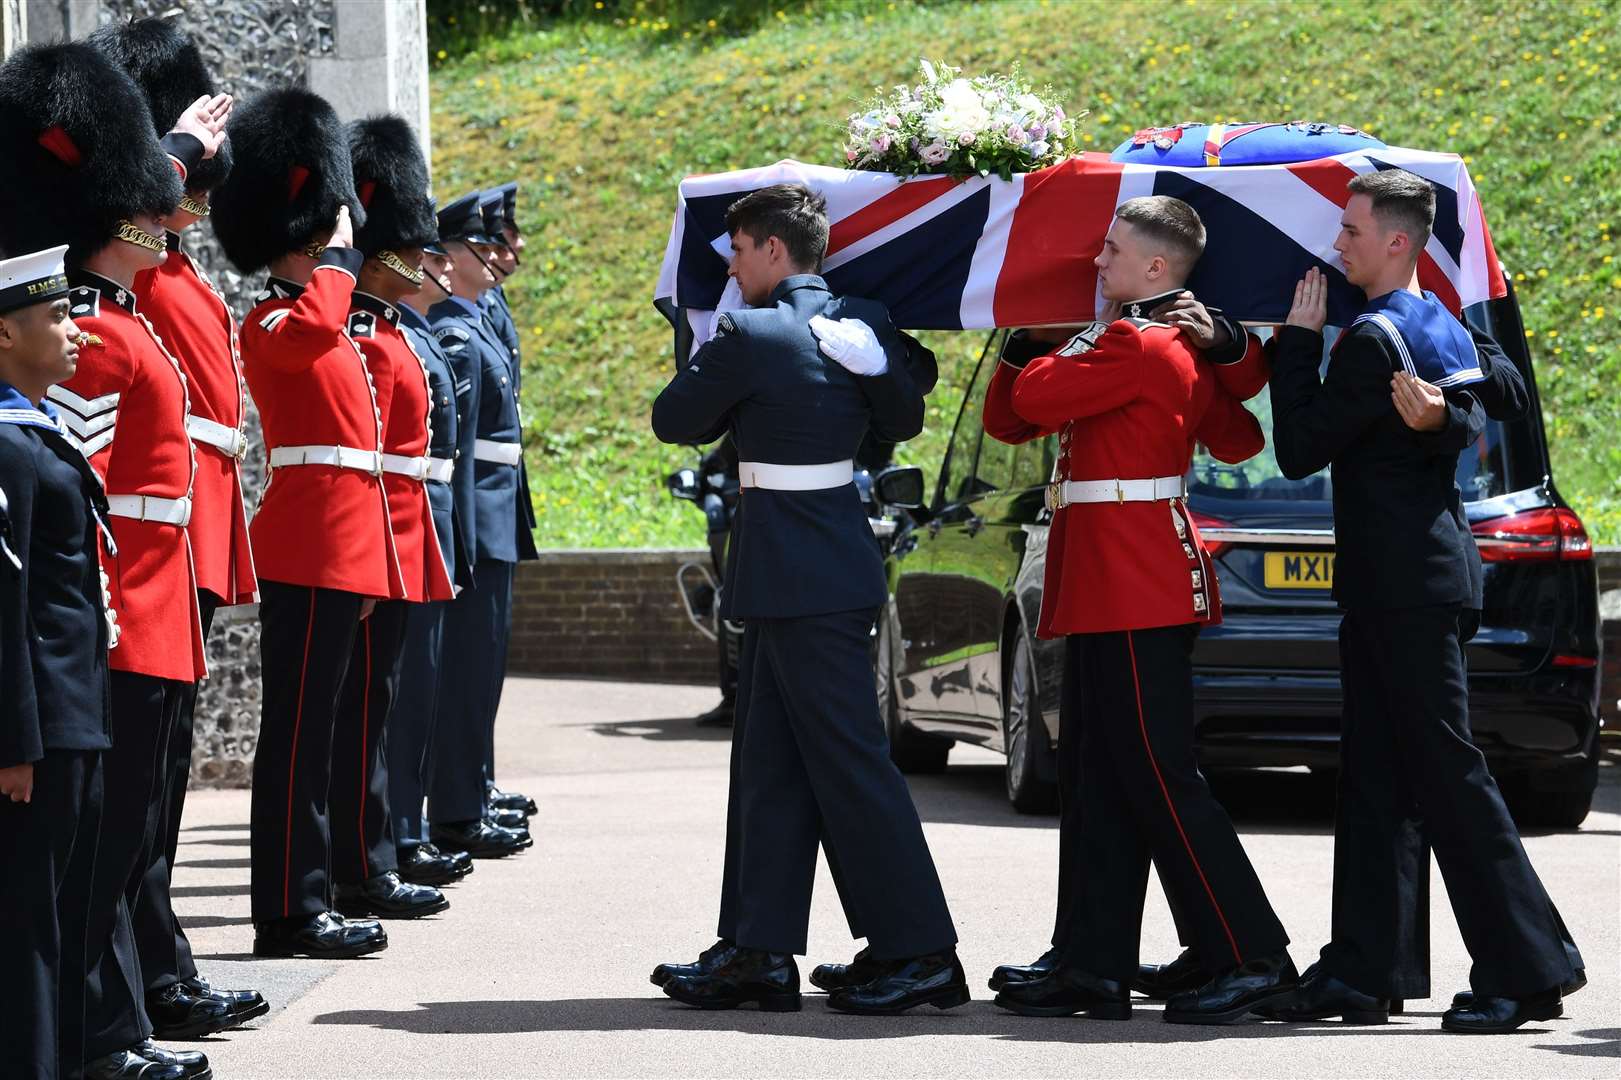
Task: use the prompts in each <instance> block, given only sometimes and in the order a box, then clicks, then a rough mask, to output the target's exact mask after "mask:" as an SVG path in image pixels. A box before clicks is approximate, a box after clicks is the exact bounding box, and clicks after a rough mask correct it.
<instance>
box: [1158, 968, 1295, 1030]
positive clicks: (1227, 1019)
mask: <svg viewBox="0 0 1621 1080" xmlns="http://www.w3.org/2000/svg"><path fill="white" fill-rule="evenodd" d="M1299 983H1300V976H1299V974H1297V973H1296V971H1295V962H1294V961H1293V960H1291V959H1289V954H1288V953H1287V952H1278V953H1273V954H1272V955H1271V956H1261V957H1257V958H1256V959H1254V960H1247V961H1245V962H1244V963H1243V964H1241V965H1239V966H1238V967H1235V968H1233V969H1232V970H1231V971H1226V972H1223V973H1222V974H1220V975H1217V976H1216V977H1215V978H1214V979H1211V980H1210V981H1209V982H1207V983H1205V984H1204V985H1203V986H1201V987H1200V988H1199V989H1197V990H1189V991H1187V992H1186V993H1182V994H1178V995H1176V996H1175V997H1173V998H1172V999H1171V1000H1169V1001H1167V1002H1166V1003H1165V1019H1166V1020H1167V1021H1168V1022H1169V1023H1172V1024H1231V1023H1235V1022H1237V1021H1239V1020H1241V1019H1243V1018H1244V1017H1245V1016H1246V1015H1248V1014H1249V1013H1252V1012H1254V1011H1255V1010H1256V1009H1263V1008H1266V1007H1267V1006H1269V1005H1277V1004H1278V1003H1280V1002H1282V1001H1284V1000H1286V999H1287V998H1288V997H1289V996H1290V995H1291V994H1293V993H1294V992H1295V988H1296V987H1297V986H1298V985H1299Z"/></svg>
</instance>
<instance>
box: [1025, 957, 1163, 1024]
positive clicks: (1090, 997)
mask: <svg viewBox="0 0 1621 1080" xmlns="http://www.w3.org/2000/svg"><path fill="white" fill-rule="evenodd" d="M996 1004H997V1006H998V1007H1000V1008H1003V1009H1006V1010H1007V1011H1008V1012H1015V1013H1018V1014H1019V1015H1020V1016H1074V1015H1075V1014H1076V1013H1085V1014H1086V1015H1087V1016H1089V1017H1091V1018H1092V1019H1093V1020H1130V1019H1131V991H1130V990H1129V989H1128V988H1127V987H1126V985H1125V984H1124V983H1122V982H1120V981H1118V980H1116V979H1104V978H1100V977H1099V976H1097V975H1093V974H1092V973H1091V972H1089V971H1082V970H1081V969H1080V968H1077V967H1068V966H1060V967H1055V968H1053V969H1052V971H1050V972H1048V973H1047V974H1046V975H1043V976H1041V977H1040V978H1036V979H1027V980H1025V981H1023V982H1011V983H1007V984H1006V985H1004V986H1003V987H1002V989H1001V990H1000V991H998V992H997V995H996Z"/></svg>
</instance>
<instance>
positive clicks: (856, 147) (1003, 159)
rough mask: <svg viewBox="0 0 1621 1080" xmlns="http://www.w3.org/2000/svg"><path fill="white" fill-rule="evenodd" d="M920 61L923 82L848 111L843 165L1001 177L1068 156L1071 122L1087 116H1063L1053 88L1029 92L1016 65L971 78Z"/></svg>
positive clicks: (899, 172) (958, 70)
mask: <svg viewBox="0 0 1621 1080" xmlns="http://www.w3.org/2000/svg"><path fill="white" fill-rule="evenodd" d="M918 63H919V66H920V67H921V69H922V74H923V81H922V82H920V83H919V84H918V85H916V86H897V87H895V89H894V91H893V92H892V93H889V94H885V95H880V96H878V97H875V98H873V99H872V100H870V101H868V102H867V103H866V106H865V107H864V108H863V109H862V110H861V111H860V112H857V113H852V114H851V116H850V120H849V124H848V127H847V131H846V137H845V143H844V163H845V167H846V168H851V169H865V170H869V171H872V172H887V173H895V174H896V175H898V176H916V175H919V174H922V173H943V174H945V175H948V176H956V177H959V178H965V177H969V176H990V175H991V174H992V173H995V174H996V175H998V176H1000V177H1002V178H1003V179H1004V180H1006V179H1010V178H1011V177H1012V175H1013V174H1014V173H1016V172H1030V171H1032V170H1034V169H1040V168H1045V167H1046V166H1048V165H1056V164H1057V163H1058V162H1060V161H1063V160H1064V159H1065V158H1066V157H1068V156H1069V149H1068V148H1069V147H1070V145H1071V144H1072V143H1073V142H1074V138H1075V122H1076V121H1077V120H1079V119H1080V117H1082V116H1085V115H1086V114H1085V112H1082V113H1080V114H1078V115H1077V116H1069V115H1068V114H1066V113H1065V112H1064V108H1063V106H1062V105H1060V104H1058V102H1057V98H1056V96H1055V95H1054V93H1053V90H1052V88H1051V87H1042V88H1041V89H1040V90H1039V91H1038V90H1034V89H1032V88H1031V86H1030V84H1029V82H1028V81H1027V80H1026V79H1025V78H1024V76H1023V74H1022V73H1021V72H1020V71H1019V69H1018V68H1017V67H1015V68H1014V69H1013V71H1012V73H1011V74H1008V75H978V76H975V77H974V78H971V79H969V78H964V77H963V75H962V69H961V68H954V67H947V66H946V65H944V64H939V65H936V64H931V63H930V62H929V61H927V60H920V61H919V62H918Z"/></svg>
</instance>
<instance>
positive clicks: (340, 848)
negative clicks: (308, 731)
mask: <svg viewBox="0 0 1621 1080" xmlns="http://www.w3.org/2000/svg"><path fill="white" fill-rule="evenodd" d="M416 606H417V605H415V604H410V603H407V602H406V601H404V600H384V601H382V602H380V603H379V604H378V605H377V608H376V610H374V611H373V612H372V613H371V615H370V616H369V617H368V618H366V619H364V620H362V621H361V623H360V630H359V631H358V632H357V633H356V634H355V650H354V654H353V655H352V656H351V657H350V658H349V674H348V675H347V676H346V677H345V678H344V680H343V691H342V693H341V694H340V695H339V697H338V722H337V725H336V729H335V731H334V732H333V735H332V785H331V787H330V789H329V795H328V804H329V811H330V816H331V820H332V880H333V882H334V883H338V884H351V885H352V884H356V883H358V882H361V881H364V880H365V879H366V878H373V877H378V876H380V875H383V874H386V873H388V872H389V871H391V870H397V869H399V865H400V864H399V861H398V858H397V857H396V855H395V852H394V821H393V818H392V816H391V815H390V813H389V805H388V783H389V781H388V740H389V726H390V721H389V714H390V711H391V710H392V709H393V707H394V702H395V700H396V698H397V697H398V689H399V682H400V651H401V649H403V648H404V646H405V620H406V617H407V616H408V615H409V614H410V611H409V609H410V608H412V607H416Z"/></svg>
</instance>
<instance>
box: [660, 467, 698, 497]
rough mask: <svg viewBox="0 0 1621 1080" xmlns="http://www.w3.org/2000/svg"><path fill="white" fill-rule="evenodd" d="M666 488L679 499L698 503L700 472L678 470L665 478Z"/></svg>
mask: <svg viewBox="0 0 1621 1080" xmlns="http://www.w3.org/2000/svg"><path fill="white" fill-rule="evenodd" d="M664 486H665V487H666V488H668V489H669V491H670V494H671V495H674V496H675V497H676V498H678V499H689V500H691V501H693V502H697V501H698V471H697V470H696V469H678V470H676V471H675V472H673V473H671V474H670V475H669V476H667V477H665V480H664Z"/></svg>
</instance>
